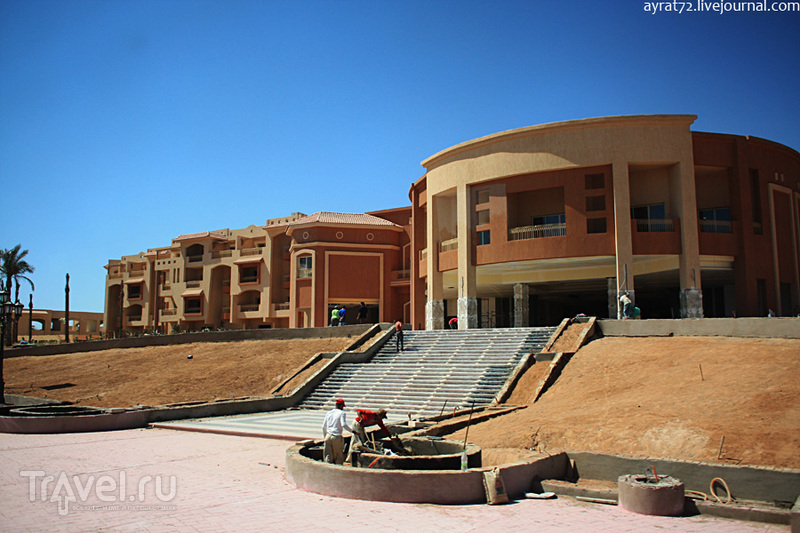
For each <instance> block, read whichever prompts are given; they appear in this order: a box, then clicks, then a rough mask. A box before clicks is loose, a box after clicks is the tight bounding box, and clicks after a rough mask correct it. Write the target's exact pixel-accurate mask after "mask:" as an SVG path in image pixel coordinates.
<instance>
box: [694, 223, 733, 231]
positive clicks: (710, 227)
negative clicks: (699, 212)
mask: <svg viewBox="0 0 800 533" xmlns="http://www.w3.org/2000/svg"><path fill="white" fill-rule="evenodd" d="M700 231H701V232H702V233H731V232H732V230H731V221H730V220H701V221H700Z"/></svg>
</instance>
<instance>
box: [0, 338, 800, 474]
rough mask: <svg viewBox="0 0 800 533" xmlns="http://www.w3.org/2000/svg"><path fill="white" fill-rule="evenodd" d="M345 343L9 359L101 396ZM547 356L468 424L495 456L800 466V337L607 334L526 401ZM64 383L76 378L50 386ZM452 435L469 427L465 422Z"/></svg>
mask: <svg viewBox="0 0 800 533" xmlns="http://www.w3.org/2000/svg"><path fill="white" fill-rule="evenodd" d="M349 342H351V340H350V339H317V340H301V341H242V342H237V343H207V344H191V345H181V346H173V347H150V348H132V349H126V350H108V351H104V352H95V353H84V354H73V355H58V356H48V357H38V358H33V357H20V358H12V359H8V360H7V361H6V362H5V364H6V366H5V379H6V391H7V392H8V393H11V394H23V395H30V396H42V397H49V398H58V399H62V400H69V401H74V402H76V403H79V404H82V405H97V406H104V407H118V406H131V405H135V404H144V405H164V404H170V403H176V402H186V401H199V400H213V399H217V398H230V397H243V396H266V395H268V394H269V393H270V392H271V391H272V390H273V388H274V387H276V386H277V385H278V384H280V382H281V381H283V380H284V379H285V378H287V377H289V376H290V375H291V374H292V373H293V372H294V371H295V369H296V368H298V367H299V366H300V365H302V364H303V363H304V362H305V361H307V360H308V359H309V358H310V357H311V356H312V355H313V354H314V353H316V352H321V351H338V350H340V349H342V348H343V347H344V346H346V345H347V344H348V343H349ZM189 354H192V355H193V358H192V359H191V360H190V359H187V355H189ZM546 365H547V363H538V364H536V365H534V366H533V367H532V368H531V369H530V370H529V371H528V372H527V373H526V375H525V376H523V378H522V380H521V381H520V383H519V385H518V386H517V388H516V389H515V391H514V393H513V395H512V397H511V398H510V400H509V402H508V403H509V404H522V405H528V407H527V408H525V409H523V410H521V411H517V412H515V413H512V414H509V415H506V416H504V417H502V418H500V419H496V420H492V421H488V422H485V423H482V424H479V425H476V426H473V427H472V428H470V432H469V440H470V441H471V442H475V443H477V444H479V445H481V446H482V447H483V448H484V462H485V463H486V464H492V463H499V462H504V461H506V460H512V459H517V458H520V457H522V456H525V455H528V454H532V453H554V452H557V451H559V450H564V449H565V450H590V451H598V452H605V453H616V454H622V455H630V456H653V457H672V458H682V459H694V460H700V461H719V462H729V463H738V462H741V463H743V464H755V465H766V466H779V467H792V468H800V341H798V340H781V339H734V338H720V337H671V338H636V339H622V338H605V339H599V340H595V341H592V342H591V343H589V344H588V345H586V346H585V347H583V348H582V349H581V350H580V351H579V352H578V353H577V354H575V355H574V356H573V358H572V360H571V361H570V362H569V364H568V365H567V366H566V368H565V370H564V372H563V374H562V375H561V377H560V378H559V380H558V381H557V382H556V383H555V385H554V386H553V387H552V388H551V389H550V390H548V391H547V392H546V393H545V394H544V395H543V396H542V397H541V398H540V400H539V401H538V402H536V403H535V404H530V401H531V398H532V395H533V392H534V390H535V389H536V386H537V384H538V382H539V380H540V379H541V375H542V374H543V371H544V370H545V368H546ZM701 368H702V373H701ZM64 383H72V384H74V386H71V387H66V388H60V389H55V390H50V391H48V390H44V389H42V387H45V386H52V385H60V384H64ZM454 436H455V438H460V439H463V438H464V437H463V431H462V432H459V433H456V434H455V435H454ZM723 437H724V443H723V446H722V453H721V454H720V453H719V451H720V442H721V439H722V438H723ZM718 456H719V457H718Z"/></svg>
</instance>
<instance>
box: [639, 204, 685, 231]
mask: <svg viewBox="0 0 800 533" xmlns="http://www.w3.org/2000/svg"><path fill="white" fill-rule="evenodd" d="M631 218H632V219H634V220H636V229H637V231H639V232H645V233H646V232H651V231H655V232H660V231H673V229H674V225H673V224H672V221H671V220H667V213H666V209H665V207H664V204H652V205H640V206H636V207H631Z"/></svg>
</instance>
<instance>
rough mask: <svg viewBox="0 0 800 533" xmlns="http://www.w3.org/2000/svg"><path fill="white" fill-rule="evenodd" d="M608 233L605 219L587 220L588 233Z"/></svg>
mask: <svg viewBox="0 0 800 533" xmlns="http://www.w3.org/2000/svg"><path fill="white" fill-rule="evenodd" d="M606 231H607V228H606V219H605V217H603V218H587V219H586V233H606Z"/></svg>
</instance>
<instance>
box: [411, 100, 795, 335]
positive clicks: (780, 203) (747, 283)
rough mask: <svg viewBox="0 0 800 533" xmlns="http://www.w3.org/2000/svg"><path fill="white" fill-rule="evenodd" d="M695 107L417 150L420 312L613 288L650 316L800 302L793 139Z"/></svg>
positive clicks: (606, 302) (415, 275)
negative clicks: (742, 132)
mask: <svg viewBox="0 0 800 533" xmlns="http://www.w3.org/2000/svg"><path fill="white" fill-rule="evenodd" d="M695 119H696V117H695V116H693V115H640V116H621V117H606V118H594V119H585V120H575V121H568V122H559V123H553V124H544V125H539V126H532V127H528V128H521V129H515V130H510V131H505V132H501V133H497V134H494V135H489V136H486V137H481V138H479V139H475V140H472V141H468V142H464V143H461V144H458V145H456V146H453V147H451V148H448V149H446V150H443V151H441V152H439V153H437V154H435V155H433V156H432V157H430V158H428V159H426V160H425V161H423V162H422V165H423V167H425V169H426V171H427V172H426V173H425V175H424V176H423V177H422V178H420V179H419V180H418V181H417V182H416V183H414V184H413V185H412V187H411V190H410V198H411V203H412V231H411V240H412V250H413V256H414V257H415V258H416V260H415V261H413V264H412V265H411V268H412V280H413V283H412V290H411V298H412V302H411V308H412V323H413V324H414V326H415V327H420V328H421V327H425V328H427V329H437V328H442V327H445V325H446V324H447V323H448V321H449V319H450V318H451V317H457V318H458V325H459V328H474V327H509V326H526V325H529V324H531V325H540V324H554V323H558V322H559V321H560V320H561V319H562V318H563V317H565V316H574V315H576V314H579V313H585V314H587V315H596V316H601V317H604V316H608V317H618V316H620V312H621V310H620V306H619V303H618V302H619V298H620V296H621V295H622V294H623V293H626V294H628V295H629V297H630V298H632V299H633V300H634V303H635V305H636V307H639V308H640V309H641V313H642V316H643V317H645V318H672V317H674V318H677V317H685V318H694V317H698V318H699V317H704V316H735V315H738V316H764V315H766V314H767V313H769V312H770V311H772V312H773V313H774V314H776V315H783V316H787V315H790V314H794V313H796V310H797V303H798V285H800V280H799V279H798V262H799V261H798V248H799V246H798V234H800V226H799V225H798V224H799V223H798V218H799V217H798V213H800V154H798V153H797V152H796V151H794V150H792V149H790V148H788V147H786V146H783V145H780V144H777V143H773V142H770V141H766V140H763V139H757V138H752V137H742V136H735V135H722V134H712V133H700V132H692V131H691V130H690V127H691V125H692V123H693V122H694V120H695Z"/></svg>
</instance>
